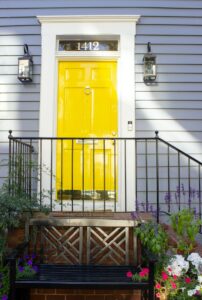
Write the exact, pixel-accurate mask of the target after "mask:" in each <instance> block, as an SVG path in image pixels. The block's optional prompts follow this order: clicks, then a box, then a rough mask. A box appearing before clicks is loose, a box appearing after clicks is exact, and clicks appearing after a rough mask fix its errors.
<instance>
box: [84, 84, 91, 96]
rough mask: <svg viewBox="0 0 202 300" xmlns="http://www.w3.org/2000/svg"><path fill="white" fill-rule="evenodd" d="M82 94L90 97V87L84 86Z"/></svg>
mask: <svg viewBox="0 0 202 300" xmlns="http://www.w3.org/2000/svg"><path fill="white" fill-rule="evenodd" d="M84 93H85V94H86V95H90V94H91V87H90V86H86V87H85V88H84Z"/></svg>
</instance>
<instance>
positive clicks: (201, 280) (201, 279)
mask: <svg viewBox="0 0 202 300" xmlns="http://www.w3.org/2000/svg"><path fill="white" fill-rule="evenodd" d="M198 282H199V283H202V275H199V276H198Z"/></svg>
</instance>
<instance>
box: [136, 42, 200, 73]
mask: <svg viewBox="0 0 202 300" xmlns="http://www.w3.org/2000/svg"><path fill="white" fill-rule="evenodd" d="M138 47H139V46H138ZM157 68H158V74H161V77H160V78H162V74H173V75H174V74H183V75H185V76H189V75H190V76H191V75H196V76H199V75H198V74H201V73H202V70H201V65H194V67H193V65H185V64H184V65H177V64H175V65H166V64H161V65H159V64H158V66H157ZM142 72H143V66H142V64H141V65H140V64H139V65H136V74H138V73H142Z"/></svg>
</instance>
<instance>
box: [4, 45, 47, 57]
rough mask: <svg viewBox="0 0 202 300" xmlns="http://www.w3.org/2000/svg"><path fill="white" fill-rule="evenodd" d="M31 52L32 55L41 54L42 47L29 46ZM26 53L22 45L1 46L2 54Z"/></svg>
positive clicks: (18, 54)
mask: <svg viewBox="0 0 202 300" xmlns="http://www.w3.org/2000/svg"><path fill="white" fill-rule="evenodd" d="M29 52H30V54H31V55H41V47H40V45H37V46H29ZM23 54H24V52H23V48H22V45H20V46H1V48H0V56H16V55H17V56H22V55H23Z"/></svg>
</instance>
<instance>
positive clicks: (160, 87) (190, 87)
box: [0, 82, 202, 93]
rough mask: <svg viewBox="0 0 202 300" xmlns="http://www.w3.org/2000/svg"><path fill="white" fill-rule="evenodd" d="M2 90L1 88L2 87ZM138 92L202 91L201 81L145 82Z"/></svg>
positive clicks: (139, 85)
mask: <svg viewBox="0 0 202 300" xmlns="http://www.w3.org/2000/svg"><path fill="white" fill-rule="evenodd" d="M0 90H1V89H0ZM137 91H138V92H143V91H144V92H156V91H159V92H161V91H164V92H168V93H169V92H175V91H176V92H185V91H189V92H190V91H193V92H196V91H202V85H201V83H186V84H185V83H173V82H170V83H168V84H167V83H158V82H157V83H156V84H154V85H145V84H144V83H139V84H138V85H137Z"/></svg>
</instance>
